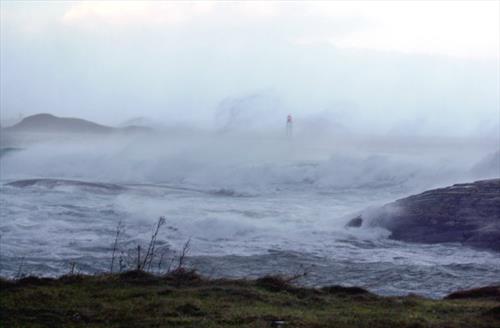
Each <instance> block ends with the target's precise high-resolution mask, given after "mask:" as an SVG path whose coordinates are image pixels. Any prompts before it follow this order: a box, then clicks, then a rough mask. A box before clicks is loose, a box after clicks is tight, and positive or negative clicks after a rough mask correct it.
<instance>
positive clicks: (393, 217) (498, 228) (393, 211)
mask: <svg viewBox="0 0 500 328" xmlns="http://www.w3.org/2000/svg"><path fill="white" fill-rule="evenodd" d="M346 226H347V227H350V228H356V227H358V228H359V227H364V226H370V227H382V228H385V229H388V230H389V231H390V232H391V236H390V238H392V239H395V240H400V241H405V242H414V243H429V244H432V243H461V244H462V245H464V246H470V247H475V248H479V249H487V250H493V251H500V179H490V180H482V181H476V182H473V183H461V184H455V185H453V186H450V187H446V188H439V189H433V190H429V191H426V192H423V193H421V194H418V195H413V196H410V197H407V198H403V199H399V200H397V201H395V202H393V203H389V204H387V205H384V206H382V207H380V208H374V209H373V208H372V209H367V210H365V211H363V212H362V213H361V214H360V215H358V216H356V217H354V218H353V219H351V220H350V221H349V222H348V223H347V225H346Z"/></svg>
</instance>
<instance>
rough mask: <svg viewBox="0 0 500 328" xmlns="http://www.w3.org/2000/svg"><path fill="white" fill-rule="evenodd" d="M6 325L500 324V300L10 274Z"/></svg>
mask: <svg viewBox="0 0 500 328" xmlns="http://www.w3.org/2000/svg"><path fill="white" fill-rule="evenodd" d="M1 289H2V290H1V297H0V310H1V312H0V315H1V317H0V318H1V321H0V322H1V324H0V326H1V327H273V326H277V323H276V322H275V321H284V324H283V326H282V327H284V328H286V327H370V328H376V327H384V328H386V327H500V314H499V313H500V311H499V308H500V302H499V301H498V299H495V298H490V299H473V300H471V299H461V300H430V299H424V298H420V297H416V296H408V297H379V296H375V295H373V294H370V293H367V292H364V291H363V290H362V289H344V288H338V287H336V288H323V289H305V288H298V287H293V286H291V285H289V284H288V283H286V282H283V281H280V279H274V278H266V279H260V280H254V281H249V280H203V279H200V278H199V277H197V276H196V275H191V276H189V275H188V276H185V275H182V277H181V276H179V277H172V276H171V277H167V278H165V277H164V278H159V277H153V276H150V275H148V274H145V273H140V272H132V273H127V274H122V275H101V276H66V277H61V278H59V279H39V278H27V279H22V280H19V281H17V282H9V281H5V280H3V281H2V284H1Z"/></svg>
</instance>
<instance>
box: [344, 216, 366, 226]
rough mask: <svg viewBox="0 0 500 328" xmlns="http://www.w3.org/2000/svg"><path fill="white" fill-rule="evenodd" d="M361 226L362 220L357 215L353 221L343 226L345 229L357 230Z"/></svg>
mask: <svg viewBox="0 0 500 328" xmlns="http://www.w3.org/2000/svg"><path fill="white" fill-rule="evenodd" d="M362 224H363V219H362V218H361V215H358V216H357V217H355V218H354V219H351V220H350V221H349V222H347V224H346V225H345V226H346V227H347V228H359V227H361V225H362Z"/></svg>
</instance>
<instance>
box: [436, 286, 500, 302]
mask: <svg viewBox="0 0 500 328" xmlns="http://www.w3.org/2000/svg"><path fill="white" fill-rule="evenodd" d="M477 298H480V299H481V298H482V299H488V298H491V299H495V300H498V301H500V285H499V286H487V287H481V288H474V289H468V290H461V291H458V292H454V293H451V294H449V295H448V296H446V297H445V299H447V300H458V299H477Z"/></svg>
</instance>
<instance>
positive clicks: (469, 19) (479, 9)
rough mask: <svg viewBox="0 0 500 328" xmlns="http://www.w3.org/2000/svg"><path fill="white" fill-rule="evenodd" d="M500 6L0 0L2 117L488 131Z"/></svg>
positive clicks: (495, 115)
mask: <svg viewBox="0 0 500 328" xmlns="http://www.w3.org/2000/svg"><path fill="white" fill-rule="evenodd" d="M499 3H500V2H499V1H419V2H413V1H400V2H396V1H350V2H344V1H330V2H326V1H318V2H314V1H311V2H298V1H296V2H285V1H281V2H250V1H246V2H230V1H219V2H211V1H203V2H187V1H183V2H175V1H152V2H146V1H143V2H138V1H137V2H136V1H81V2H80V1H21V0H16V1H6V0H1V1H0V12H1V22H0V28H1V30H0V46H1V50H0V92H1V94H0V106H1V107H0V109H1V111H0V114H1V118H2V119H10V118H15V117H19V115H24V116H27V115H31V114H35V113H40V112H48V113H52V114H55V115H60V116H73V117H82V118H86V119H90V120H94V121H97V122H101V123H104V124H119V123H120V122H123V121H126V120H128V119H131V118H135V117H146V118H148V119H149V120H152V121H155V122H163V123H166V124H180V123H182V124H194V125H198V126H203V127H217V126H220V125H221V124H222V125H223V124H224V122H222V123H221V122H220V120H227V116H228V115H229V116H230V115H233V114H234V113H240V114H237V115H240V116H241V117H243V118H245V119H248V120H251V121H252V122H253V124H256V125H258V124H260V123H262V124H263V125H265V126H270V127H271V126H278V125H282V124H283V122H284V120H285V117H286V114H288V113H292V114H293V115H294V117H295V118H296V121H297V120H298V121H299V122H300V120H303V121H306V120H309V121H311V120H313V121H314V120H316V121H328V122H332V125H331V127H332V128H336V127H342V128H343V129H346V130H349V131H353V132H356V133H366V134H370V133H374V134H387V133H388V134H407V135H426V136H433V135H446V136H470V135H474V136H475V135H479V136H490V137H491V136H494V137H495V136H496V137H498V132H497V131H498V129H499V124H500V123H499V122H500V108H499V99H500V95H499V93H500V91H499V90H500V80H499V79H500V78H499V74H500V73H499V59H500V56H499V52H500V51H499V48H500V36H499V31H500V25H499V24H500V23H499V17H500V5H499ZM228 113H229V114H228ZM231 113H232V114H231ZM241 113H243V114H241ZM235 115H236V114H235Z"/></svg>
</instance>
